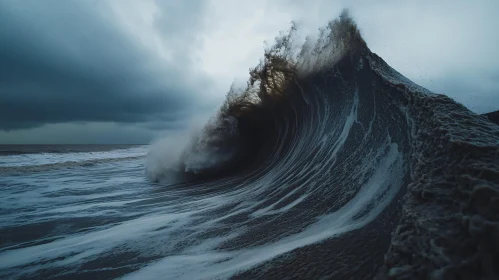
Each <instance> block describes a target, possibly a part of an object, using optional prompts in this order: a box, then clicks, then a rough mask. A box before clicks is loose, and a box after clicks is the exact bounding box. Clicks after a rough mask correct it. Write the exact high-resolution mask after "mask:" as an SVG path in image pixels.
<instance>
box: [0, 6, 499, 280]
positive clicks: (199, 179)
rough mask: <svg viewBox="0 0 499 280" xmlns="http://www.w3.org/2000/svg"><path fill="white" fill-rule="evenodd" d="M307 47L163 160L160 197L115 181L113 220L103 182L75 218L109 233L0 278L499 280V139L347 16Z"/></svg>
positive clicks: (258, 73) (154, 158)
mask: <svg viewBox="0 0 499 280" xmlns="http://www.w3.org/2000/svg"><path fill="white" fill-rule="evenodd" d="M295 36H296V28H295V27H292V28H291V30H290V32H289V33H288V34H286V35H283V36H281V37H278V38H277V40H276V44H275V45H274V46H273V47H272V48H270V49H268V50H267V51H266V52H265V58H264V60H263V61H262V63H261V64H260V65H258V66H257V67H256V68H255V69H253V70H252V71H251V72H250V77H251V78H250V81H249V82H248V86H247V88H245V89H243V90H241V91H237V90H231V91H230V92H229V93H228V95H227V100H226V102H225V103H224V104H223V106H222V107H221V109H220V112H219V113H218V114H217V115H216V116H215V117H214V118H213V119H212V120H211V121H210V122H209V123H208V124H207V125H206V127H205V128H204V129H202V130H201V131H200V132H199V133H196V134H194V136H192V138H191V139H190V141H187V145H186V146H185V147H184V148H183V149H179V148H178V146H177V145H172V144H171V143H170V144H169V145H170V146H172V147H175V153H170V154H171V155H173V154H175V158H174V160H172V159H168V160H167V161H158V158H159V159H161V157H162V155H163V154H162V153H160V150H158V148H157V147H156V146H153V148H152V149H151V150H150V151H149V155H148V159H147V160H146V169H147V170H146V172H147V174H148V176H149V178H150V179H152V180H153V181H157V182H160V184H159V185H157V184H156V185H154V184H146V183H145V182H135V181H134V182H129V181H128V180H127V179H126V178H121V177H120V180H118V181H119V182H125V183H123V184H121V185H120V183H119V182H116V180H114V181H113V180H109V182H108V184H107V185H105V188H111V189H112V190H115V191H116V197H118V198H117V199H119V200H116V201H114V200H112V201H111V202H110V201H106V202H103V201H99V203H103V204H105V208H99V207H102V206H98V207H97V206H95V207H94V206H93V204H92V203H94V201H93V200H95V199H96V198H95V197H94V196H93V195H94V194H93V187H92V186H94V185H95V186H100V185H101V184H102V182H100V183H99V182H96V181H95V180H93V179H92V178H89V179H88V180H93V181H92V182H91V184H89V185H88V187H84V188H83V187H82V188H83V189H84V191H85V195H92V197H91V199H90V198H89V200H88V201H82V202H81V205H79V206H78V207H76V208H77V209H74V211H75V215H77V216H78V215H81V213H83V212H84V211H89V213H91V214H88V215H89V217H90V215H92V219H90V220H89V221H86V223H88V224H91V225H93V223H96V222H95V220H98V221H100V222H99V223H98V224H96V225H95V227H91V228H81V227H77V226H75V225H72V226H71V227H70V228H73V227H75V228H78V231H77V232H71V233H70V234H66V235H63V234H61V233H58V235H56V236H55V237H54V236H45V237H43V238H40V240H37V241H26V242H24V243H21V244H17V245H15V244H14V245H12V244H10V245H8V246H9V247H3V248H0V249H1V250H0V271H4V272H3V273H0V276H1V275H3V276H5V277H14V278H15V277H20V276H23V277H26V278H29V277H30V276H31V277H34V275H36V276H37V277H40V276H44V277H48V276H54V275H55V278H72V279H73V278H75V277H80V278H85V279H88V278H93V277H100V278H115V277H123V278H130V279H165V278H168V279H224V278H234V279H265V278H271V279H279V278H292V279H293V278H299V279H318V278H328V279H331V278H332V279H370V278H380V279H385V278H390V279H432V278H433V279H440V278H441V279H456V278H457V277H458V275H459V276H460V277H463V278H464V279H468V278H472V279H481V278H486V277H489V278H488V279H495V278H494V277H496V276H497V274H498V271H497V268H494V267H493V266H492V264H493V263H497V260H498V255H499V247H498V246H497V244H498V241H499V239H498V235H497V232H499V231H498V229H499V224H498V223H497V219H498V217H499V215H497V214H498V212H499V209H498V208H497V203H498V201H499V196H498V184H499V171H498V170H499V159H498V155H499V128H498V126H496V125H495V124H492V123H491V122H489V121H488V120H487V119H486V118H485V117H483V116H478V115H475V114H474V113H472V112H470V111H469V110H467V109H466V108H465V107H464V106H462V105H460V104H457V103H455V102H454V101H453V100H451V99H450V98H448V97H446V96H443V95H438V94H434V93H431V92H430V91H428V90H426V89H424V88H422V87H419V86H418V85H416V84H414V83H412V82H411V81H409V80H408V79H406V78H405V77H403V76H402V75H401V74H399V73H398V72H396V71H395V70H393V69H392V68H391V67H389V66H388V65H387V64H386V63H385V62H384V61H383V60H382V59H381V58H380V57H378V56H377V55H376V54H374V53H372V52H371V51H370V50H369V49H368V47H367V46H366V43H365V42H364V41H363V39H362V38H361V36H360V33H359V31H358V30H357V28H356V26H355V24H354V22H353V21H352V20H351V19H350V18H349V17H348V16H347V15H346V14H342V15H341V16H340V18H339V19H337V20H334V21H332V22H331V23H330V24H329V25H328V26H327V27H326V28H324V29H322V30H321V32H320V34H319V36H318V39H317V40H311V39H307V40H305V43H304V44H298V47H296V46H297V39H296V38H297V37H295ZM125 158H126V159H128V158H127V157H125ZM131 160H136V159H131ZM130 165H131V166H132V161H131V163H130ZM106 166H107V165H106ZM133 166H135V161H133ZM109 168H111V167H109ZM112 168H116V166H115V165H113V167H112ZM128 168H129V169H130V170H128V169H127V172H132V173H131V174H134V175H136V172H135V171H134V170H135V169H133V168H132V167H128ZM88 170H89V171H85V172H83V173H82V172H80V171H79V169H77V170H74V171H73V173H74V174H76V175H72V177H73V178H76V177H77V176H86V174H87V173H88V172H94V173H95V174H97V172H98V169H96V167H95V166H91V167H89V168H88ZM112 170H113V173H110V174H122V173H126V172H121V171H116V170H115V169H112ZM54 172H55V171H54ZM109 172H111V171H109ZM80 173H82V174H80ZM57 174H59V173H57ZM57 174H56V175H57ZM92 174H93V173H92ZM101 175H102V176H105V174H101ZM122 175H123V174H122ZM54 176H55V175H54ZM57 176H59V175H57ZM113 176H115V175H113ZM171 176H174V177H175V180H180V181H182V183H175V184H170V185H166V184H165V183H164V182H165V181H167V180H169V179H171ZM78 178H79V177H78ZM99 178H100V177H99ZM102 178H104V177H102ZM12 180H13V179H12ZM44 180H46V178H45V179H44ZM106 180H107V179H106ZM0 181H1V180H0ZM102 181H103V182H105V180H102ZM44 182H45V181H44ZM161 182H163V183H161ZM47 184H48V183H47ZM136 184H139V186H140V187H137V185H136ZM151 186H153V187H154V188H153V189H151ZM103 188H104V187H103ZM83 189H82V191H83ZM100 192H101V193H102V192H103V190H102V189H101V190H100ZM123 193H124V194H123ZM56 195H59V196H60V195H63V194H61V193H60V192H57V193H56ZM12 196H14V193H13V194H12ZM73 199H74V198H73V197H71V198H70V199H69V198H68V201H69V202H68V203H69V205H63V206H64V207H66V208H67V209H73V208H75V206H72V205H71V204H73V201H74V200H73ZM112 199H114V198H112ZM106 200H108V198H106ZM61 201H63V200H61V198H59V199H58V200H57V202H58V203H62V202H61ZM54 203H55V202H54ZM61 207H62V206H61ZM80 208H82V209H83V210H81V209H80ZM55 210H56V209H52V210H50V211H49V210H46V211H49V212H50V213H52V212H54V211H55ZM9 211H10V212H12V211H13V210H9ZM16 211H17V210H16ZM68 211H69V210H68ZM33 215H34V214H33ZM108 216H109V217H108ZM78 217H79V216H78ZM18 218H19V219H21V218H22V217H18ZM34 218H37V219H40V222H41V221H45V220H46V219H49V218H47V217H33V219H34ZM79 218H81V217H79ZM19 219H17V220H16V221H17V222H16V223H22V221H21V220H19ZM54 219H55V218H54ZM57 219H62V218H61V217H57ZM102 220H104V222H102ZM9 221H10V220H9ZM51 221H52V220H51ZM105 221H111V222H107V224H106V222H105ZM12 223H14V222H12ZM19 228H22V227H21V226H20V225H18V224H16V230H18V231H20V229H19ZM62 230H64V229H62Z"/></svg>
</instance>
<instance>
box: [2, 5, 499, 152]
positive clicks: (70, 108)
mask: <svg viewBox="0 0 499 280" xmlns="http://www.w3.org/2000/svg"><path fill="white" fill-rule="evenodd" d="M344 8H349V9H350V12H351V14H352V16H353V17H354V19H355V20H356V21H357V23H358V25H359V27H360V29H361V30H362V33H363V36H364V38H365V39H366V41H367V43H368V45H369V47H370V48H371V49H372V50H373V51H374V52H376V53H378V54H379V55H380V56H381V57H383V58H384V59H385V60H386V61H387V62H388V63H389V64H390V65H392V66H393V67H394V68H395V69H397V70H399V71H400V72H401V73H402V74H404V75H406V76H407V77H408V78H410V79H412V80H413V81H415V82H416V83H419V84H421V85H423V86H425V87H427V88H429V89H430V90H433V91H436V92H439V93H444V94H447V95H449V96H450V97H452V98H454V99H456V100H457V101H459V102H461V103H463V104H464V105H466V106H468V107H469V108H470V109H472V110H474V111H475V112H478V113H484V112H487V111H493V110H498V109H499V76H498V75H497V73H499V52H497V51H496V50H497V49H498V48H499V33H498V32H496V30H495V27H496V26H498V24H499V19H497V16H496V15H495V13H496V11H497V10H499V1H495V0H480V1H472V2H470V1H465V0H457V1H450V0H442V1H438V2H434V1H430V0H422V1H413V2H407V1H395V0H383V1H369V0H357V1H350V0H348V1H347V0H338V1H327V0H310V1H294V0H276V1H265V0H252V1H232V0H193V1H166V0H165V1H163V0H142V1H132V0H122V1H113V0H102V1H65V0H46V1H16V0H4V1H0V143H7V142H9V143H12V142H23V143H28V142H40V141H44V142H60V141H62V140H60V139H62V138H61V135H65V134H66V133H71V134H74V133H75V131H79V132H81V133H77V134H78V135H82V136H81V137H80V138H79V139H81V140H78V138H74V139H73V138H71V137H70V138H71V139H69V138H68V139H69V140H67V141H69V142H80V143H83V142H88V141H90V140H88V139H94V140H92V141H93V142H106V143H108V142H109V143H110V142H120V143H125V142H127V141H130V142H137V141H139V139H141V140H140V141H144V142H148V141H149V140H150V139H152V138H154V137H155V136H156V135H157V133H158V131H173V130H178V129H181V128H183V127H186V126H188V123H189V122H190V119H191V118H192V117H193V116H197V115H208V114H209V113H210V112H212V111H213V110H214V109H215V108H216V107H217V106H218V105H219V104H220V103H221V101H222V100H223V98H224V95H225V92H226V90H227V89H228V88H229V86H230V84H231V83H232V81H233V80H234V79H238V80H243V81H244V79H245V78H246V75H247V69H248V68H249V67H252V66H254V65H255V64H256V63H257V62H258V60H259V59H260V57H261V56H262V54H263V52H262V48H263V45H264V44H263V42H264V41H267V42H269V41H272V39H273V38H274V37H275V36H276V35H277V34H278V32H279V31H280V30H286V29H287V28H288V27H289V23H290V21H291V20H295V21H298V23H299V24H300V25H301V27H302V28H303V29H304V30H308V31H309V32H315V31H316V30H317V28H318V27H319V26H321V25H324V24H325V23H326V22H327V21H328V20H330V19H332V18H335V17H336V16H338V15H339V13H340V12H341V10H342V9H344ZM104 128H109V129H110V130H109V131H112V133H111V132H110V133H103V131H104ZM135 133H140V134H142V136H141V137H137V136H134V134H135ZM83 135H86V136H87V137H83ZM113 135H114V136H113ZM117 135H120V137H118V138H119V139H118V138H117V137H115V136H117ZM64 139H66V138H64ZM65 141H66V140H65Z"/></svg>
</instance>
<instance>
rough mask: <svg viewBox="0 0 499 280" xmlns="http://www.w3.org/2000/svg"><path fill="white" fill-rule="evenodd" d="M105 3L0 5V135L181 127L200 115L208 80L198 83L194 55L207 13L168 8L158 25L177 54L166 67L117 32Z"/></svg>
mask: <svg viewBox="0 0 499 280" xmlns="http://www.w3.org/2000/svg"><path fill="white" fill-rule="evenodd" d="M106 3H107V2H103V1H62V0H58V1H57V0H50V1H49V0H47V1H29V2H28V1H2V2H0V130H10V129H20V128H30V127H37V126H41V125H44V124H50V123H63V122H95V121H98V122H100V121H111V122H119V123H136V122H142V123H147V122H154V123H155V126H158V125H157V123H162V122H163V123H165V127H168V126H169V125H168V123H169V122H173V123H175V124H174V126H178V124H177V123H178V120H179V119H183V118H185V116H186V115H189V114H190V113H191V111H192V110H194V109H195V104H192V100H193V99H194V97H195V94H196V93H197V92H199V89H200V88H203V87H206V80H205V79H204V78H203V77H202V76H200V75H197V76H196V77H193V75H194V74H192V69H193V67H191V66H192V65H190V64H191V63H193V62H192V61H191V59H190V55H189V53H190V51H189V50H190V49H191V48H192V49H194V48H195V47H196V45H197V44H198V43H199V42H198V40H197V39H196V36H195V32H196V29H197V28H199V20H200V17H201V16H200V14H201V11H202V9H203V8H202V5H201V4H200V3H198V1H192V2H191V1H189V2H188V3H184V2H182V3H184V4H177V5H176V7H173V6H171V5H170V6H169V7H166V8H167V9H164V11H162V13H160V14H159V15H158V16H157V17H156V18H155V22H154V26H155V28H157V29H158V30H159V31H161V32H162V35H163V37H164V38H165V39H164V43H165V44H166V45H168V49H169V51H171V54H172V55H171V58H170V59H169V60H168V63H165V62H164V61H163V62H160V61H159V59H158V55H157V54H152V53H151V51H150V50H148V49H147V48H145V47H144V46H143V45H141V42H140V40H133V39H132V36H131V35H130V34H126V33H125V31H124V30H123V28H120V27H119V26H118V25H117V23H116V19H114V18H112V15H111V8H110V7H109V6H107V5H106ZM158 3H160V5H165V4H161V3H162V1H158ZM179 12H180V13H179ZM179 14H183V15H189V16H188V19H189V20H188V22H187V21H185V20H183V19H182V18H181V16H179ZM170 43H171V44H170Z"/></svg>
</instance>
